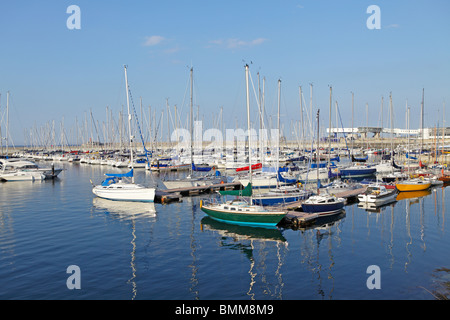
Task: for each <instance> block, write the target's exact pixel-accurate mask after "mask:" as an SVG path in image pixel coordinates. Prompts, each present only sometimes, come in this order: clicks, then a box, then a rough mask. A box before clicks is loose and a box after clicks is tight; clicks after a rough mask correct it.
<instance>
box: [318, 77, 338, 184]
mask: <svg viewBox="0 0 450 320" xmlns="http://www.w3.org/2000/svg"><path fill="white" fill-rule="evenodd" d="M332 90H333V88H332V87H331V86H330V116H329V118H330V120H329V124H328V164H327V167H329V166H330V161H331V104H332V102H331V100H332ZM336 127H337V125H336ZM317 165H319V159H318V160H317ZM328 183H330V175H328Z"/></svg>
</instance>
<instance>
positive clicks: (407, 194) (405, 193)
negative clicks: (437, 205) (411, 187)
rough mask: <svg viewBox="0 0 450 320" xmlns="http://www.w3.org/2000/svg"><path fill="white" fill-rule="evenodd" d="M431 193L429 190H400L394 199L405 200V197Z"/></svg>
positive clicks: (419, 196)
mask: <svg viewBox="0 0 450 320" xmlns="http://www.w3.org/2000/svg"><path fill="white" fill-rule="evenodd" d="M430 194H431V190H429V189H428V190H422V191H408V192H400V193H399V194H398V195H397V198H396V200H397V201H400V200H405V199H415V198H422V197H425V196H428V195H430Z"/></svg>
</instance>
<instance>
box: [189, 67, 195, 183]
mask: <svg viewBox="0 0 450 320" xmlns="http://www.w3.org/2000/svg"><path fill="white" fill-rule="evenodd" d="M193 71H194V68H192V67H191V72H190V73H191V76H190V77H191V81H190V82H191V84H190V87H191V88H190V111H189V113H190V114H189V117H190V120H189V121H190V130H189V131H190V134H191V167H190V169H189V171H190V174H191V175H192V165H193V164H194V149H193V146H192V140H193V139H194V138H193V136H192V135H193V116H194V111H193V107H194V106H193V97H192V92H193V83H192V82H193V81H192V78H193Z"/></svg>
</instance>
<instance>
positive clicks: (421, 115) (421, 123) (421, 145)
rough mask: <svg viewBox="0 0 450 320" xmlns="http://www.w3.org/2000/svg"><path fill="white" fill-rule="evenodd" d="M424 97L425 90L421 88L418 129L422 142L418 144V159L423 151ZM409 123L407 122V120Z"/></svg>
mask: <svg viewBox="0 0 450 320" xmlns="http://www.w3.org/2000/svg"><path fill="white" fill-rule="evenodd" d="M424 95H425V88H422V103H421V105H420V129H421V134H422V141H421V143H420V155H419V159H420V156H421V155H422V150H423V134H424V132H423V108H424ZM408 121H409V120H408Z"/></svg>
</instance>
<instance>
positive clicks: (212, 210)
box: [200, 65, 287, 227]
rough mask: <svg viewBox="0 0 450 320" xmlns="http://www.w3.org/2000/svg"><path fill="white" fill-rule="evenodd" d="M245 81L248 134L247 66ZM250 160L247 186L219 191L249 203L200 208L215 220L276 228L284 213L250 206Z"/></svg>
mask: <svg viewBox="0 0 450 320" xmlns="http://www.w3.org/2000/svg"><path fill="white" fill-rule="evenodd" d="M245 79H246V92H247V127H248V132H250V97H249V84H248V65H245ZM250 144H251V139H249V144H248V148H249V154H250V150H251V146H250ZM252 175H253V174H252V159H251V156H249V178H250V182H249V183H248V184H247V186H246V188H245V189H244V190H245V193H244V192H243V191H244V190H242V191H240V190H236V191H234V192H233V191H228V192H224V191H221V192H220V193H221V194H222V195H242V196H244V195H245V196H249V197H250V202H249V203H248V202H246V201H245V200H243V199H241V198H237V199H234V200H231V201H227V202H224V203H216V202H203V201H202V202H200V208H201V210H202V211H203V212H205V213H206V214H207V215H208V216H210V217H211V218H213V219H215V220H219V221H223V222H227V223H231V224H239V225H247V226H253V227H276V225H277V224H278V223H279V222H280V221H281V220H282V219H283V218H284V216H286V214H287V212H286V211H282V210H281V211H272V210H269V209H267V208H264V207H262V206H259V205H253V204H252Z"/></svg>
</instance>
